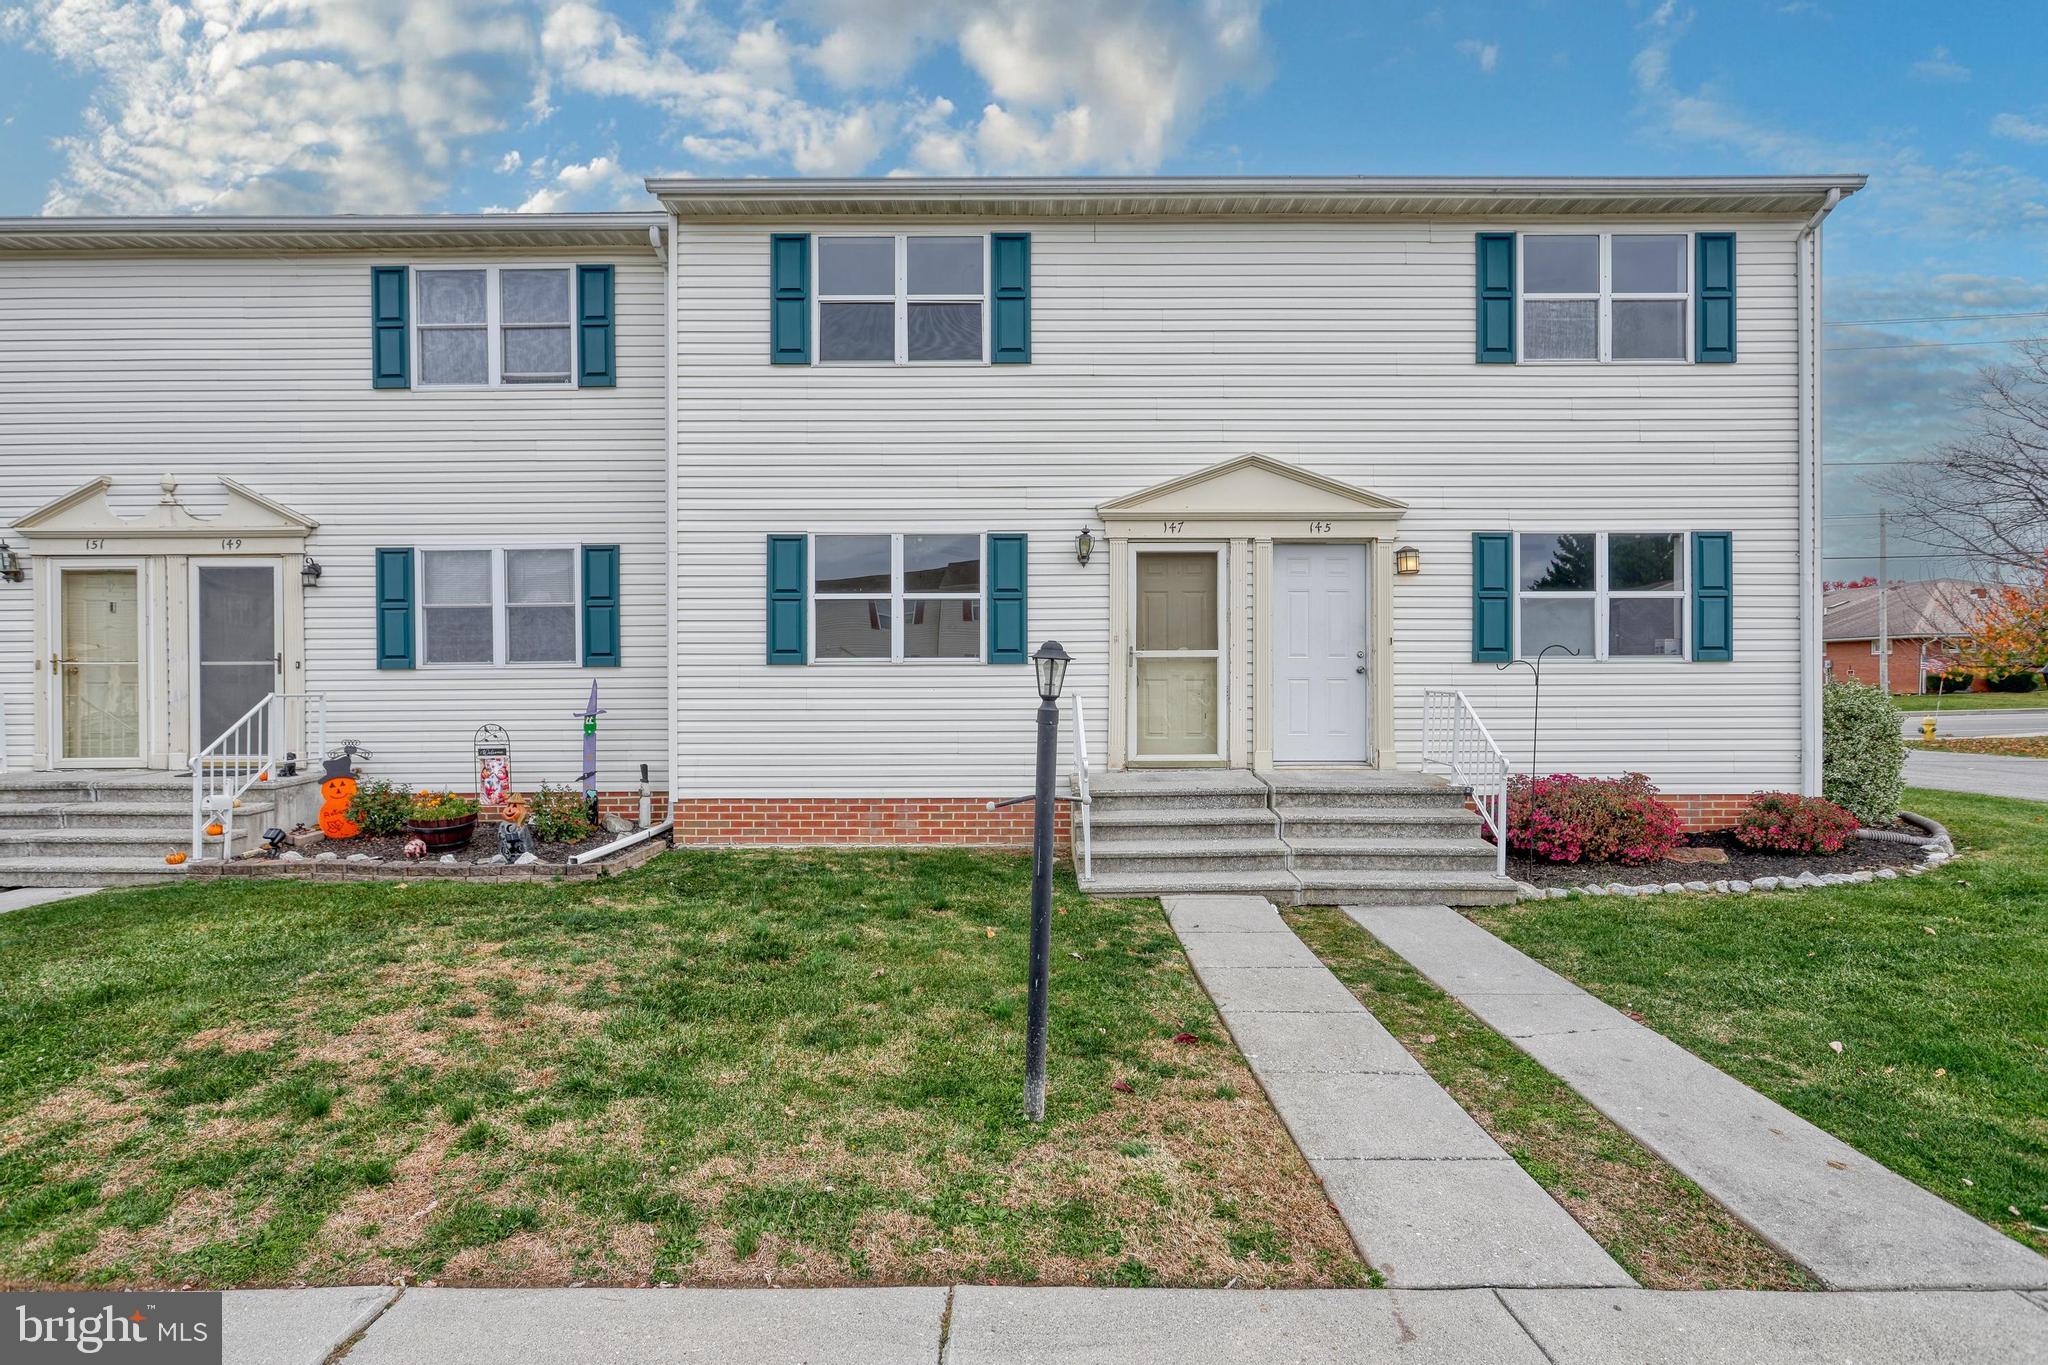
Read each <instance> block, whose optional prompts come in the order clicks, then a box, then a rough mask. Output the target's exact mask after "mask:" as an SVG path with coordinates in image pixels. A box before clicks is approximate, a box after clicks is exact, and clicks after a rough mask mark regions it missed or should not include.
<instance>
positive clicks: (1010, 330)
mask: <svg viewBox="0 0 2048 1365" xmlns="http://www.w3.org/2000/svg"><path fill="white" fill-rule="evenodd" d="M988 278H989V298H990V316H991V318H992V319H993V321H992V324H991V328H990V334H989V348H988V358H989V361H990V363H992V364H996V365H1029V364H1030V363H1031V234H1030V233H1028V232H995V233H991V234H989V239H988Z"/></svg>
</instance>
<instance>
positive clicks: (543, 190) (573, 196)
mask: <svg viewBox="0 0 2048 1365" xmlns="http://www.w3.org/2000/svg"><path fill="white" fill-rule="evenodd" d="M642 197H643V189H642V178H641V177H640V176H637V175H632V174H629V173H628V172H627V170H626V168H625V167H623V166H621V165H620V164H619V163H618V160H617V159H616V158H614V157H610V156H597V157H592V158H591V159H590V160H588V161H585V162H582V163H581V164H578V163H574V162H572V163H570V164H569V165H566V166H563V167H562V168H561V169H560V170H558V171H556V172H555V174H554V177H553V179H551V180H549V181H548V182H547V183H546V184H544V185H542V186H541V187H540V188H539V189H536V190H535V191H534V192H533V193H532V194H530V195H528V196H527V197H526V200H525V202H524V203H522V204H520V206H519V207H518V209H517V210H515V211H516V212H519V213H559V212H561V211H563V210H565V209H589V208H626V207H631V206H632V205H634V204H636V203H638V202H639V201H640V199H641V198H642Z"/></svg>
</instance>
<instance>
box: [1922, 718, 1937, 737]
mask: <svg viewBox="0 0 2048 1365" xmlns="http://www.w3.org/2000/svg"><path fill="white" fill-rule="evenodd" d="M1920 738H1922V739H1933V738H1934V717H1932V716H1928V717H1926V718H1925V719H1924V720H1922V721H1921V722H1920Z"/></svg>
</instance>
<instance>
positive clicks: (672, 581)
mask: <svg viewBox="0 0 2048 1365" xmlns="http://www.w3.org/2000/svg"><path fill="white" fill-rule="evenodd" d="M666 217H667V219H668V224H667V226H668V249H667V250H666V251H662V252H661V265H662V277H661V284H662V289H661V293H662V299H663V304H662V310H661V334H662V344H663V349H664V350H665V352H666V357H665V359H664V362H663V365H662V369H663V371H664V374H665V378H664V380H663V384H662V393H663V395H664V398H663V413H662V426H663V432H664V436H665V443H666V446H667V449H668V459H667V462H666V465H665V467H664V469H663V471H662V511H661V521H662V529H663V533H664V536H665V538H666V540H667V546H668V563H667V569H668V573H667V581H668V596H667V598H666V599H665V600H664V601H663V602H662V619H663V622H664V624H665V627H666V629H665V630H664V637H665V638H666V639H667V641H668V658H667V660H666V663H665V667H664V668H663V669H662V672H663V674H664V676H666V677H667V679H668V751H667V752H666V753H665V754H663V755H662V761H661V766H662V771H663V772H665V773H666V774H667V776H668V799H667V801H666V802H664V806H665V808H666V814H667V818H666V819H665V820H663V821H662V824H661V826H660V827H669V828H673V827H674V825H675V818H676V741H677V739H678V734H679V732H678V729H677V725H676V645H677V640H676V218H675V214H674V213H668V214H667V215H666ZM648 232H649V233H650V235H658V234H659V232H660V229H659V228H649V229H648ZM658 247H659V243H657V248H658Z"/></svg>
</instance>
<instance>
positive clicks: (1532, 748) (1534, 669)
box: [1493, 645, 1579, 782]
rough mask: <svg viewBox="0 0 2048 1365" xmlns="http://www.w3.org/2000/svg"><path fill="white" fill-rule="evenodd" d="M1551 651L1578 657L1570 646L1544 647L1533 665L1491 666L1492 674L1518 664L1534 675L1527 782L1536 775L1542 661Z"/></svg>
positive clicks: (1524, 661) (1515, 661)
mask: <svg viewBox="0 0 2048 1365" xmlns="http://www.w3.org/2000/svg"><path fill="white" fill-rule="evenodd" d="M1553 649H1561V650H1563V651H1564V652H1565V653H1567V654H1569V655H1571V656H1572V657H1573V658H1574V659H1576V658H1578V657H1579V651H1577V650H1576V649H1573V648H1572V647H1571V646H1570V645H1545V646H1543V648H1541V649H1539V650H1537V651H1536V662H1535V663H1533V664H1532V663H1530V662H1529V661H1528V660H1527V659H1510V660H1508V661H1507V662H1506V663H1504V664H1495V665H1494V666H1493V670H1494V672H1496V673H1505V672H1507V671H1508V670H1509V669H1511V668H1513V667H1514V666H1515V665H1516V664H1520V665H1521V666H1522V667H1524V668H1526V669H1528V670H1529V671H1530V672H1531V673H1533V674H1535V675H1536V700H1535V704H1534V705H1533V706H1532V707H1530V709H1529V780H1530V781H1532V782H1533V781H1535V780H1536V773H1537V767H1536V741H1537V740H1538V739H1539V738H1541V735H1542V727H1543V661H1544V659H1546V658H1548V657H1549V656H1550V651H1551V650H1553Z"/></svg>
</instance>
